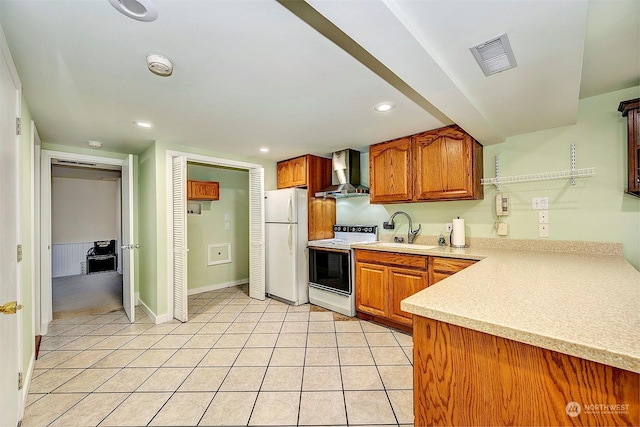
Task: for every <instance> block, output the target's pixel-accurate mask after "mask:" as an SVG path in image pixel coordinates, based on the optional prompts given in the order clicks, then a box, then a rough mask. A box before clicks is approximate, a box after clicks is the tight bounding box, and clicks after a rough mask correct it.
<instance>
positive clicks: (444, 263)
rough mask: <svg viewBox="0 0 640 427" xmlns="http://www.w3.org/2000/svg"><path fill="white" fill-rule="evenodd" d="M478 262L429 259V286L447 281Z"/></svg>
mask: <svg viewBox="0 0 640 427" xmlns="http://www.w3.org/2000/svg"><path fill="white" fill-rule="evenodd" d="M476 262H477V261H474V260H471V259H460V258H446V257H429V285H433V284H434V283H437V282H439V281H441V280H443V279H446V278H447V277H449V276H451V275H453V274H456V273H457V272H459V271H461V270H464V269H465V268H467V267H469V266H470V265H473V264H475V263H476Z"/></svg>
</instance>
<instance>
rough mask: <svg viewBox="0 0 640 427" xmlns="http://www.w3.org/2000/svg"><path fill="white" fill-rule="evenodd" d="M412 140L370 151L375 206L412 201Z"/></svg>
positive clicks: (402, 140)
mask: <svg viewBox="0 0 640 427" xmlns="http://www.w3.org/2000/svg"><path fill="white" fill-rule="evenodd" d="M411 162H412V161H411V137H405V138H400V139H395V140H393V141H389V142H382V143H380V144H375V145H372V146H370V147H369V181H370V183H369V186H370V188H369V190H370V194H369V195H370V201H371V203H393V202H405V201H408V200H411V196H412V187H413V182H412V181H413V179H412V177H411Z"/></svg>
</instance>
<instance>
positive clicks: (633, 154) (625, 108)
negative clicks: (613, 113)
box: [618, 98, 640, 197]
mask: <svg viewBox="0 0 640 427" xmlns="http://www.w3.org/2000/svg"><path fill="white" fill-rule="evenodd" d="M618 111H620V112H621V113H622V116H623V117H626V118H627V138H628V139H627V144H628V156H627V158H628V167H627V193H629V194H631V195H634V196H636V197H640V98H636V99H630V100H628V101H623V102H621V103H620V106H619V107H618Z"/></svg>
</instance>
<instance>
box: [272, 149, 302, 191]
mask: <svg viewBox="0 0 640 427" xmlns="http://www.w3.org/2000/svg"><path fill="white" fill-rule="evenodd" d="M277 168H278V188H291V187H303V186H306V185H307V156H301V157H296V158H295V159H289V160H285V161H282V162H278V166H277Z"/></svg>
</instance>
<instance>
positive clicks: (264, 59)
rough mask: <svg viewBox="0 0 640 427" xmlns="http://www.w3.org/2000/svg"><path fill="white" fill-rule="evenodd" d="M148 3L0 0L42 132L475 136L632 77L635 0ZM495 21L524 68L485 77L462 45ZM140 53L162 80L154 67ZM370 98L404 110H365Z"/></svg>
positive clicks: (304, 143)
mask: <svg viewBox="0 0 640 427" xmlns="http://www.w3.org/2000/svg"><path fill="white" fill-rule="evenodd" d="M154 3H155V4H156V5H157V8H158V12H159V16H158V19H157V20H156V21H154V22H151V23H144V22H139V21H134V20H132V19H129V18H127V17H125V16H124V15H122V14H120V13H119V12H117V11H116V10H115V9H114V8H113V7H112V6H111V5H110V4H109V2H108V1H107V0H0V21H1V23H2V27H3V29H4V31H5V34H6V37H7V40H8V44H9V47H10V49H11V52H12V55H13V58H14V61H15V62H16V66H17V68H18V72H19V74H20V77H21V79H22V84H23V86H24V95H25V98H26V101H27V103H28V105H29V108H30V110H31V113H32V115H33V119H34V120H35V122H36V126H37V127H38V131H39V134H40V137H41V139H42V140H43V141H44V142H48V143H57V144H64V145H71V146H78V147H86V146H87V141H89V140H95V141H100V142H102V143H103V150H105V151H115V152H124V153H128V152H131V153H140V152H141V151H142V150H144V149H145V148H146V147H147V146H148V145H149V144H150V143H151V142H152V141H160V142H163V143H169V144H183V145H189V146H193V147H199V148H203V149H207V150H211V151H215V152H218V153H229V154H230V155H238V156H248V157H253V158H266V159H270V160H281V159H286V158H290V157H293V156H296V155H299V154H304V153H312V154H317V155H327V154H329V153H330V152H332V151H334V150H338V149H342V148H347V147H351V148H355V149H361V150H364V149H366V146H368V145H370V144H373V143H376V142H381V141H385V140H389V139H392V138H396V137H400V136H404V135H408V134H412V133H416V132H420V131H424V130H429V129H433V128H437V127H440V126H443V125H444V124H447V123H448V122H449V121H451V122H456V123H458V124H460V125H461V126H462V127H463V128H464V129H465V130H467V132H469V133H471V134H472V135H473V136H475V137H476V138H477V139H478V140H479V141H480V142H482V143H483V144H485V145H486V144H494V143H499V142H502V141H504V139H505V138H506V137H508V136H512V135H517V134H521V133H526V132H531V131H535V130H540V129H547V128H552V127H556V126H563V125H569V124H572V123H575V120H576V114H577V107H578V100H579V98H580V96H582V97H586V96H593V95H597V94H600V93H605V92H610V91H613V90H618V89H622V88H626V87H631V86H636V85H638V84H640V82H639V78H640V77H639V76H640V2H638V0H618V1H608V0H597V1H594V0H591V1H586V0H575V1H559V0H503V1H481V0H457V1H450V0H428V1H427V0H424V1H415V0H414V1H406V0H366V1H340V0H336V1H328V0H308V2H307V3H301V2H298V1H293V2H292V1H289V0H281V3H279V2H277V1H271V0H253V1H247V0H234V1H231V0H227V1H222V0H219V1H204V0H199V1H198V0H155V1H154ZM285 6H286V7H285ZM310 6H311V7H313V8H315V11H314V10H313V9H311V8H310ZM290 9H291V10H290ZM292 10H293V11H294V12H296V13H297V14H298V15H300V16H303V17H304V19H305V20H307V21H308V22H310V23H312V24H314V25H315V28H313V27H312V26H310V25H309V24H308V23H307V22H305V21H304V20H303V19H301V18H300V17H299V16H297V15H296V14H294V13H292ZM316 11H317V12H319V13H320V15H318V14H317V12H316ZM314 12H315V15H314ZM314 19H315V21H313V22H312V20H314ZM332 24H333V25H335V26H336V27H337V28H335V27H333V25H332ZM316 29H317V30H316ZM319 31H320V32H319ZM341 32H343V33H344V34H341ZM505 32H506V33H507V34H508V36H509V39H510V41H511V45H512V47H513V51H514V54H515V57H516V61H517V63H518V66H517V67H516V68H514V69H512V70H508V71H505V72H503V73H500V74H497V75H493V76H490V77H485V76H484V74H483V73H482V71H481V70H480V68H479V66H478V65H477V64H476V62H475V60H474V59H473V56H472V55H471V53H470V52H469V47H471V46H473V45H476V44H478V43H480V42H482V41H484V40H487V39H489V38H491V37H494V36H497V35H500V34H502V33H505ZM345 35H346V36H348V37H345ZM325 36H326V37H325ZM327 37H328V38H327ZM330 39H331V40H335V41H336V42H337V43H338V44H340V46H342V47H340V46H338V45H336V44H335V43H334V42H333V41H331V40H330ZM354 42H355V43H357V44H355V43H354ZM354 46H355V48H354ZM343 48H344V49H347V50H348V51H349V52H350V53H347V51H345V50H344V49H343ZM354 52H355V53H354ZM358 52H360V53H361V54H360V53H358ZM149 53H160V54H163V55H166V56H167V57H169V58H170V59H171V60H172V61H173V62H174V66H175V69H174V73H173V76H171V77H164V78H163V77H158V76H156V75H154V74H152V73H150V72H149V71H148V70H147V68H146V63H145V58H146V56H147V54H149ZM352 55H355V57H357V58H358V59H355V58H354V56H352ZM363 58H364V59H363ZM380 101H393V102H395V103H396V105H397V107H396V108H395V109H394V110H392V111H391V112H389V113H377V112H374V111H373V110H372V106H373V105H374V104H376V103H378V102H380ZM434 115H435V116H436V117H438V118H435V117H434ZM134 120H148V121H151V122H152V123H153V124H154V127H153V128H152V129H141V128H138V127H136V126H135V125H134V124H133V121H134ZM260 147H268V148H269V149H270V152H269V153H266V154H263V153H260V152H259V151H258V148H260Z"/></svg>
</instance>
